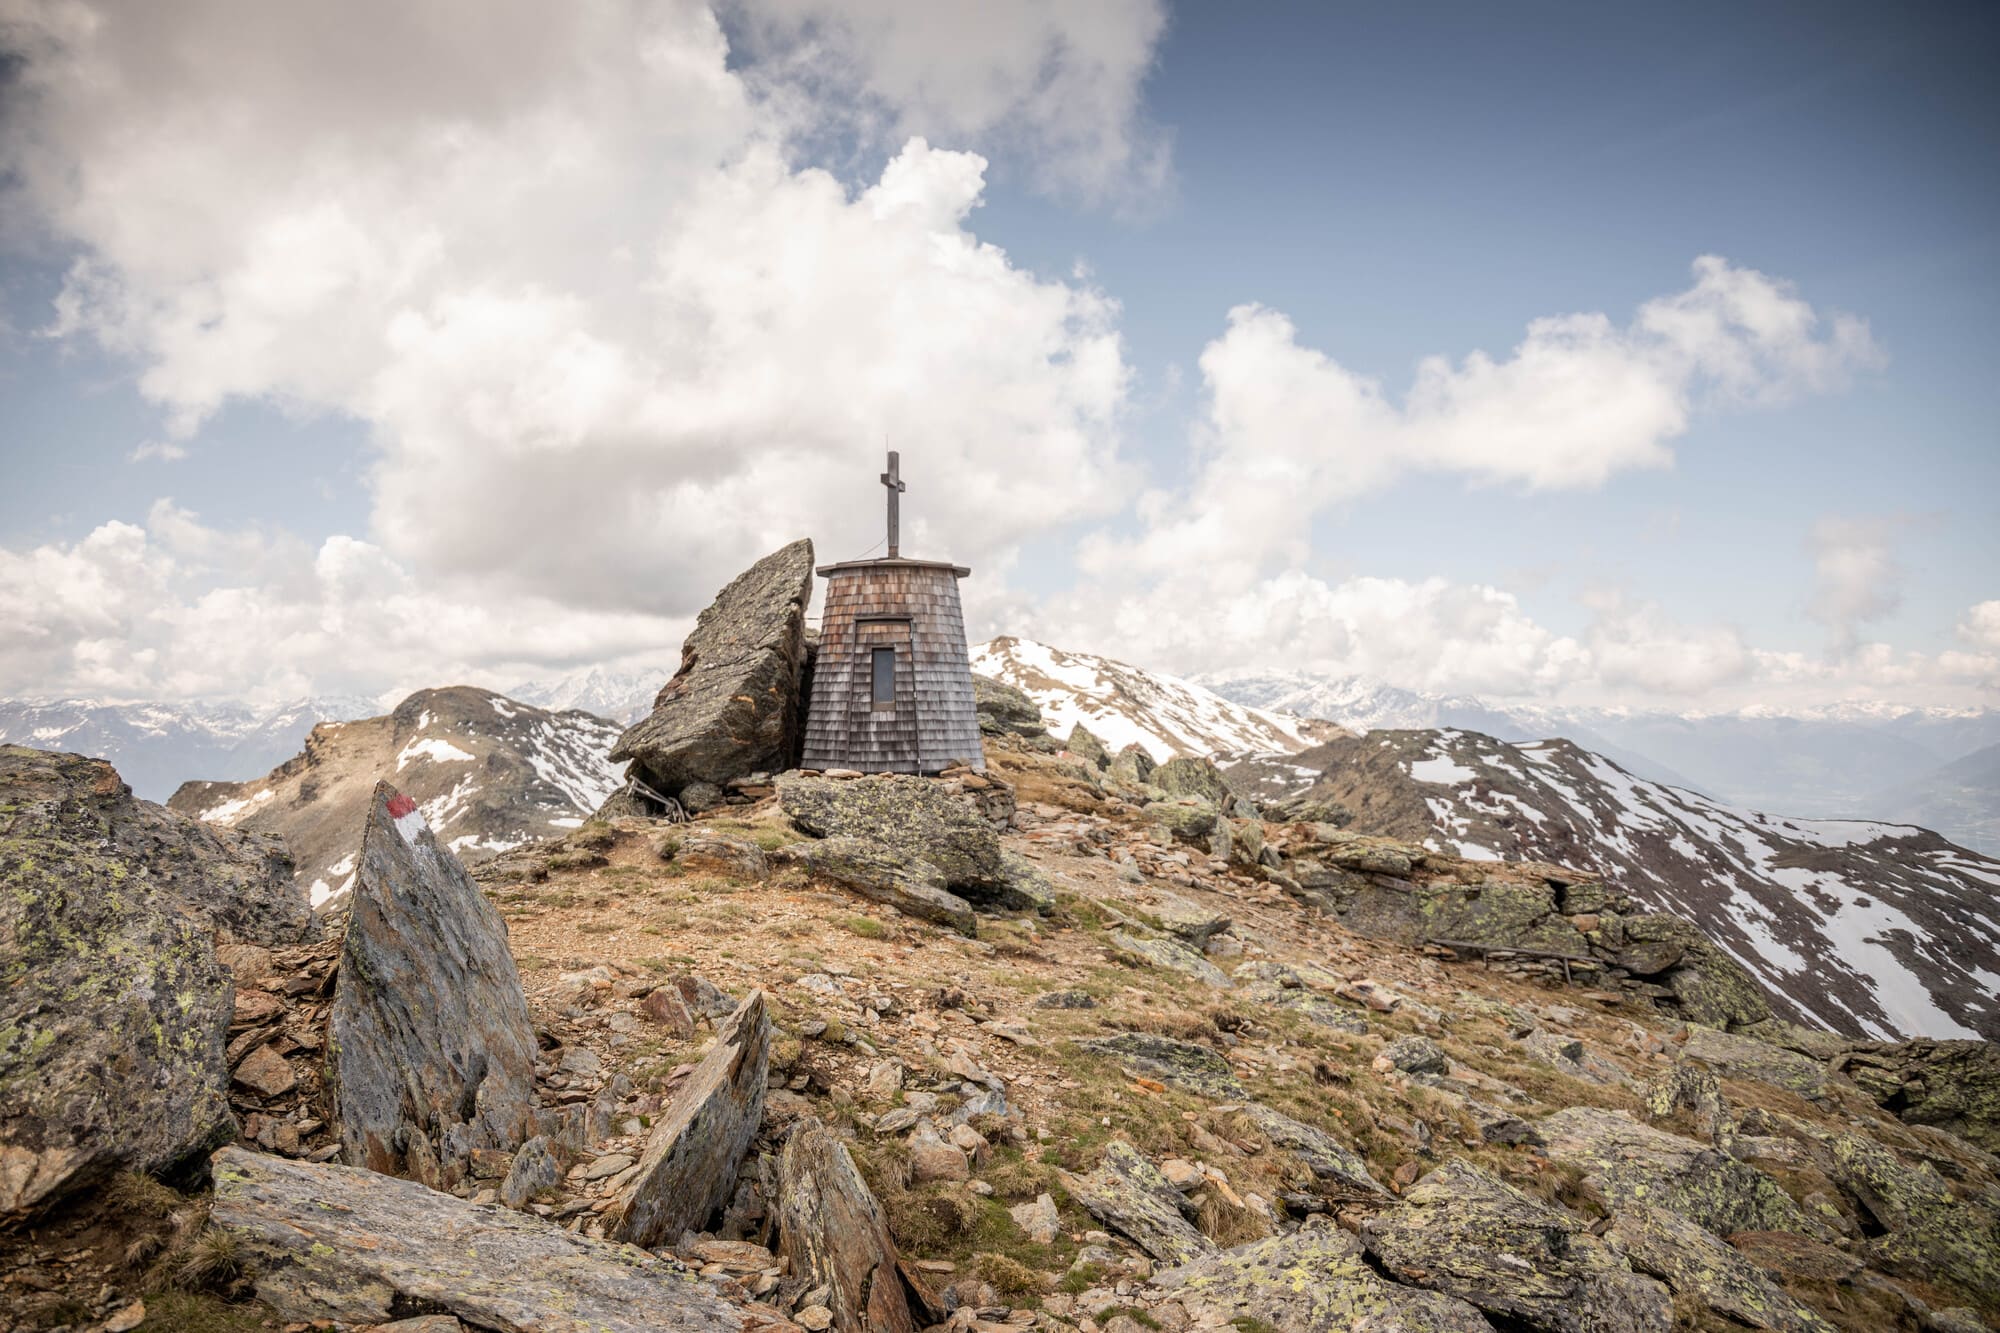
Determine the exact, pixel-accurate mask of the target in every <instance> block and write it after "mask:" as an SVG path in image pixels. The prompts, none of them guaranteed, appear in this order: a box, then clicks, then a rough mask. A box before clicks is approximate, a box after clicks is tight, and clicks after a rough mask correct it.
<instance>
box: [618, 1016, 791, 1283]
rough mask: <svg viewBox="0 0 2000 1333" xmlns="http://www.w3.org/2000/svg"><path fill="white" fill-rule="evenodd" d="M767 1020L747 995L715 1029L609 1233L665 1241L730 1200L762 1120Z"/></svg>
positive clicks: (699, 1225) (657, 1128)
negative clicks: (713, 1040)
mask: <svg viewBox="0 0 2000 1333" xmlns="http://www.w3.org/2000/svg"><path fill="white" fill-rule="evenodd" d="M770 1046H771V1020H770V1018H769V1017H768V1016H767V1015H766V1014H765V1012H764V992H762V991H752V992H750V994H749V996H748V998H746V999H745V1000H744V1001H743V1003H742V1004H740V1005H738V1006H737V1008H736V1011H735V1012H734V1013H732V1014H730V1016H729V1017H728V1018H725V1019H723V1020H722V1022H720V1023H718V1024H717V1025H716V1031H715V1045H713V1046H711V1047H710V1048H709V1050H708V1054H707V1055H705V1056H703V1057H702V1061H701V1063H700V1064H699V1065H697V1066H696V1067H695V1071H694V1073H693V1075H691V1076H690V1077H689V1078H688V1080H687V1082H686V1083H684V1084H682V1085H681V1087H680V1088H679V1089H678V1090H677V1091H676V1092H675V1093H674V1099H673V1101H672V1102H671V1103H670V1104H669V1105H668V1106H667V1108H666V1111H665V1112H664V1114H663V1115H662V1116H661V1118H660V1121H659V1123H658V1124H656V1125H654V1127H653V1136H652V1138H651V1139H649V1140H648V1141H647V1143H646V1154H645V1156H644V1157H642V1158H640V1160H639V1169H638V1172H637V1174H635V1175H634V1176H633V1177H632V1179H631V1181H630V1182H628V1183H627V1184H626V1186H625V1188H624V1190H623V1191H622V1192H621V1193H620V1194H619V1196H618V1203H617V1204H616V1206H615V1207H616V1211H617V1221H616V1222H615V1223H614V1225H613V1226H612V1229H611V1232H610V1234H611V1235H612V1236H614V1237H615V1238H617V1239H619V1240H628V1241H631V1242H632V1243H633V1244H635V1245H661V1244H671V1243H673V1242H675V1241H678V1240H679V1239H680V1236H681V1233H682V1232H683V1231H700V1230H702V1229H703V1227H704V1226H705V1224H706V1223H707V1221H708V1219H709V1216H710V1215H711V1214H712V1213H714V1212H715V1210H716V1209H718V1208H720V1207H721V1206H722V1205H723V1204H724V1203H727V1202H728V1200H729V1195H730V1191H732V1190H733V1189H734V1188H735V1187H736V1168H737V1166H738V1164H739V1163H741V1162H742V1160H743V1154H744V1152H745V1151H746V1150H747V1149H748V1148H749V1147H750V1140H751V1139H752V1138H754V1137H755V1136H756V1133H757V1126H758V1125H759V1124H760V1123H761V1122H762V1121H763V1119H764V1085H765V1082H766V1079H767V1078H768V1076H769V1072H770Z"/></svg>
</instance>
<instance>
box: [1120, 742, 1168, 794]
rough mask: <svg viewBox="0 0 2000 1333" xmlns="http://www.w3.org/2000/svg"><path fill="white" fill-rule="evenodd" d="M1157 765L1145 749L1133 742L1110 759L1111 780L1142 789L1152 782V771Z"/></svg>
mask: <svg viewBox="0 0 2000 1333" xmlns="http://www.w3.org/2000/svg"><path fill="white" fill-rule="evenodd" d="M1158 767H1159V765H1157V764H1155V763H1154V762H1153V756H1152V755H1151V754H1150V753H1149V752H1148V751H1147V749H1146V747H1145V746H1143V745H1141V744H1139V742H1137V741H1133V742H1132V743H1131V744H1130V745H1128V746H1126V747H1125V748H1124V749H1122V750H1120V751H1119V752H1118V753H1117V754H1115V755H1113V756H1112V758H1111V770H1110V771H1111V778H1112V780H1113V781H1114V782H1122V783H1124V784H1125V785H1126V786H1128V787H1142V786H1144V785H1146V784H1147V783H1149V782H1151V781H1152V780H1153V770H1154V769H1155V768H1158Z"/></svg>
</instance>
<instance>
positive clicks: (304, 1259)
mask: <svg viewBox="0 0 2000 1333" xmlns="http://www.w3.org/2000/svg"><path fill="white" fill-rule="evenodd" d="M210 1163H211V1168H212V1171H213V1174H214V1177H215V1207H214V1211H213V1212H212V1214H211V1221H212V1222H213V1224H214V1225H216V1226H218V1227H220V1228H222V1229H223V1230H225V1231H227V1232H228V1233H229V1234H231V1235H233V1236H234V1237H235V1238H236V1240H237V1242H238V1244H239V1246H240V1247H241V1249H242V1251H243V1254H244V1258H245V1260H246V1261H247V1266H248V1267H249V1268H250V1270H251V1272H252V1273H253V1274H254V1275H255V1276H254V1279H253V1281H254V1283H255V1286H256V1291H257V1298H258V1299H259V1300H261V1301H263V1302H264V1303H265V1304H267V1305H269V1306H270V1307H271V1308H272V1309H274V1310H276V1311H277V1312H278V1315H279V1316H280V1317H281V1318H283V1319H289V1320H314V1319H331V1320H335V1321H338V1322H339V1323H342V1324H359V1325H371V1324H382V1323H387V1322H389V1321H390V1320H392V1319H394V1318H396V1317H397V1316H398V1315H401V1314H404V1313H407V1312H408V1311H409V1310H411V1309H413V1308H414V1309H417V1310H424V1309H431V1310H448V1311H450V1312H451V1313H452V1314H454V1315H457V1316H458V1317H459V1318H460V1319H463V1320H464V1321H465V1322H466V1323H468V1324H471V1325H473V1326H474V1327H477V1328H482V1329H494V1330H498V1331H499V1333H650V1330H654V1329H659V1328H674V1329H681V1330H686V1331H687V1333H744V1331H745V1330H748V1329H750V1328H754V1327H757V1326H759V1325H761V1324H763V1323H765V1322H767V1321H765V1320H763V1319H761V1318H758V1317H756V1316H754V1315H753V1314H751V1313H750V1312H749V1311H747V1310H745V1309H744V1308H742V1307H740V1306H734V1305H731V1304H729V1303H728V1302H727V1301H725V1300H723V1299H722V1297H720V1296H718V1295H716V1294H715V1292H714V1291H713V1289H712V1288H710V1287H708V1286H707V1285H706V1284H703V1283H699V1282H694V1281H690V1280H689V1278H688V1275H687V1273H686V1272H685V1270H683V1269H681V1268H680V1267H678V1266H677V1265H674V1264H671V1263H669V1262H667V1261H666V1260H664V1259H655V1258H654V1257H653V1256H652V1255H650V1254H647V1253H646V1252H645V1251H643V1250H639V1249H636V1248H634V1247H632V1246H629V1245H611V1244H608V1243H606V1242H604V1241H596V1240H589V1239H587V1238H585V1237H583V1236H579V1235H576V1234H574V1233H572V1232H569V1231H565V1230H563V1229H562V1228H561V1227H558V1226H556V1225H554V1224H553V1223H549V1222H544V1221H542V1220H541V1219H540V1218H537V1217H532V1216H527V1215H523V1214H521V1213H515V1212H509V1211H508V1210H507V1209H504V1208H496V1207H494V1206H492V1205H490V1204H489V1205H481V1204H472V1203H467V1202H465V1201H464V1200H462V1199H456V1198H453V1197H452V1196H451V1195H449V1194H441V1193H439V1192H438V1191H436V1190H431V1189H426V1188H425V1187H424V1186H422V1185H419V1184H417V1183H415V1182H414V1181H407V1180H396V1179H393V1178H391V1177H388V1176H382V1175H377V1174H376V1173H374V1172H372V1171H361V1170H356V1169H354V1168H352V1167H344V1166H335V1165H332V1164H327V1165H319V1166H316V1165H312V1164H310V1163H306V1162H294V1161H287V1160H285V1159H283V1158H277V1157H265V1156H263V1155H261V1154H258V1153H251V1152H245V1151H244V1150H242V1149H240V1148H224V1149H222V1150H221V1151H219V1152H217V1153H216V1154H215V1155H214V1156H213V1157H212V1158H210Z"/></svg>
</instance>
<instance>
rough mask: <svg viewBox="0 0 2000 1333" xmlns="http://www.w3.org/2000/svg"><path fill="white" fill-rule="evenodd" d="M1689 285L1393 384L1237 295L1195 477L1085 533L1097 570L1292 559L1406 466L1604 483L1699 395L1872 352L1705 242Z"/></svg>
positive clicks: (1689, 410)
mask: <svg viewBox="0 0 2000 1333" xmlns="http://www.w3.org/2000/svg"><path fill="white" fill-rule="evenodd" d="M1694 278H1695V281H1694V284H1693V285H1692V286H1691V287H1689V288H1687V289H1686V290H1684V291H1681V292H1678V293H1675V294H1673V295H1670V296H1665V297H1661V298H1658V299H1656V300H1653V301H1649V302H1647V303H1646V304H1645V305H1643V306H1641V307H1640V309H1639V311H1638V313H1637V315H1636V316H1635V317H1634V318H1633V320H1632V321H1631V322H1630V323H1629V324H1627V325H1624V326H1622V327H1621V326H1619V325H1616V324H1614V323H1613V322H1612V321H1611V320H1610V319H1609V318H1608V317H1606V316H1604V315H1602V314H1573V315H1558V316H1551V317H1549V318H1546V319H1538V320H1536V321H1534V322H1533V323H1531V324H1530V325H1529V326H1528V329H1527V332H1526V335H1525V336H1524V337H1523V339H1522V340H1521V342H1520V343H1519V344H1518V345H1517V346H1516V347H1515V348H1514V350H1513V352H1512V353H1511V354H1510V355H1509V356H1508V357H1506V358H1505V359H1499V360H1496V359H1495V358H1493V357H1491V356H1489V355H1487V354H1486V353H1484V352H1474V353H1472V354H1471V355H1469V356H1467V357H1466V358H1464V360H1462V361H1460V362H1458V363H1455V364H1454V363H1453V362H1451V361H1449V360H1447V359H1446V358H1443V357H1430V358H1427V359H1425V360H1424V361H1423V362H1421V363H1420V364H1419V365H1418V367H1417V369H1416V374H1415V377H1414V380H1413V382H1412V384H1411V386H1410V389H1409V392H1408V393H1407V394H1406V395H1405V396H1404V398H1403V400H1402V401H1401V402H1400V403H1398V402H1397V401H1395V400H1394V399H1393V398H1392V396H1391V395H1390V393H1389V392H1388V391H1387V390H1386V389H1385V388H1384V386H1383V384H1382V383H1381V381H1379V380H1377V379H1374V378H1372V377H1370V376H1366V375H1363V374H1361V373H1359V372H1356V371H1353V370H1350V369H1348V368H1346V367H1344V366H1342V365H1340V364H1339V363H1338V362H1335V361H1334V360H1333V359H1332V358H1330V357H1328V356H1326V355H1325V354H1324V353H1322V352H1320V351H1317V350H1315V349H1313V348H1310V347H1306V346H1303V345H1301V344H1300V343H1299V341H1298V331H1297V329H1296V328H1295V327H1294V326H1293V324H1292V323H1291V321H1290V320H1289V319H1287V318H1286V317H1285V316H1284V315H1283V314H1281V313H1279V312H1277V311H1274V310H1269V309H1266V308H1264V307H1262V306H1254V305H1252V306H1239V307H1237V308H1236V309H1235V310H1232V311H1231V312H1230V314H1229V327H1228V329H1227V330H1226V331H1225V332H1224V333H1223V334H1222V336H1221V337H1219V338H1217V339H1215V340H1214V341H1212V342H1210V343H1209V344H1208V346H1207V348H1206V349H1205V350H1204V351H1203V352H1202V356H1201V370H1202V375H1203V379H1204V381H1205V383H1206V386H1207V390H1208V415H1207V420H1206V422H1205V423H1204V430H1203V432H1202V438H1201V439H1200V441H1199V442H1198V444H1199V448H1198V451H1197V456H1196V460H1195V470H1196V476H1195V479H1194V480H1193V482H1192V484H1190V485H1188V486H1187V487H1185V488H1184V489H1182V490H1179V491H1176V492H1168V493H1159V494H1155V495H1152V496H1149V497H1148V499H1147V502H1146V505H1145V508H1144V511H1143V512H1144V516H1145V518H1146V519H1147V531H1146V532H1145V533H1144V535H1143V536H1141V537H1140V538H1138V539H1136V540H1111V539H1101V540H1099V541H1097V542H1096V543H1094V544H1092V545H1091V546H1090V547H1089V548H1087V550H1086V562H1087V565H1088V567H1090V568H1092V569H1094V570H1097V571H1106V570H1109V569H1112V568H1131V567H1134V566H1136V567H1139V568H1143V569H1149V570H1155V571H1160V572H1162V573H1165V572H1167V571H1171V570H1173V569H1175V568H1178V567H1184V566H1187V565H1189V564H1196V565H1200V566H1203V567H1205V568H1208V569H1213V570H1218V571H1221V572H1222V573H1224V574H1225V575H1227V576H1231V577H1233V578H1235V579H1236V581H1238V582H1239V583H1240V582H1243V581H1244V580H1246V579H1247V578H1249V577H1251V576H1253V575H1254V574H1255V573H1256V572H1258V571H1261V570H1266V569H1268V568H1269V567H1271V566H1272V565H1274V564H1291V565H1298V564H1301V563H1303V562H1304V558H1305V553H1306V551H1307V549H1308V538H1309V529H1310V525H1311V521H1312V519H1313V518H1314V517H1315V516H1317V515H1318V514H1320V513H1322V512H1324V511H1325V510H1327V509H1329V508H1331V507H1333V506H1335V505H1337V504H1339V503H1341V502H1343V501H1348V500H1352V499H1353V498H1355V497H1357V496H1360V495H1364V494H1367V493H1369V492H1371V491H1376V490H1380V489H1381V488H1383V487H1385V486H1387V485H1388V484H1390V483H1391V482H1393V481H1395V480H1397V479H1398V478H1401V477H1404V476H1408V475H1410V474H1412V473H1442V474H1446V475H1457V476H1462V477H1465V478H1468V479H1470V480H1472V481H1475V482H1482V483H1489V484H1505V485H1511V486H1518V487H1521V488H1524V489H1528V490H1555V489H1574V488H1587V487H1594V486H1599V485H1602V484H1603V483H1604V482H1606V481H1607V480H1609V479H1610V478H1611V477H1613V476H1614V475H1616V474H1618V473H1620V472H1625V471H1629V470H1632V469H1645V468H1661V467H1667V466H1670V465H1671V464H1672V462H1673V450H1672V447H1671V442H1672V441H1673V440H1674V439H1676V438H1677V437H1678V436H1680V435H1681V434H1683V433H1684V432H1685V431H1686V430H1687V427H1688V422H1689V419H1690V417H1691V415H1692V414H1693V412H1694V411H1695V410H1696V409H1697V408H1698V407H1700V406H1702V405H1703V404H1704V403H1705V402H1706V401H1708V400H1710V399H1721V400H1726V401H1728V402H1739V401H1743V402H1770V401H1774V400H1777V399H1780V398H1783V397H1786V396H1788V395H1791V394H1794V393H1798V392H1804V391H1817V390H1825V389H1829V388H1833V387H1836V386H1837V385H1838V383H1839V382H1840V378H1841V376H1842V375H1843V374H1845V373H1846V372H1847V371H1849V370H1851V369H1853V368H1856V367H1860V366H1864V365H1869V364H1873V363H1874V362H1875V361H1877V360H1879V357H1880V354H1879V352H1878V351H1877V350H1876V348H1875V347H1874V344H1873V343H1872V341H1871V340H1870V338H1869V336H1868V332H1867V328H1866V325H1865V324H1863V323H1862V322H1861V321H1859V320H1857V319H1854V318H1852V317H1850V316H1845V315H1838V314H1834V315H1822V314H1821V313H1820V312H1818V311H1815V310H1814V309H1813V308H1812V307H1811V306H1810V305H1808V304H1806V303H1805V302H1804V301H1803V300H1801V299H1800V298H1799V297H1798V296H1797V295H1796V294H1795V293H1794V292H1793V291H1792V289H1791V287H1790V286H1789V285H1788V284H1786V283H1784V282H1781V281H1779V280H1777V279H1774V278H1770V277H1767V276H1766V275H1764V274H1761V273H1758V272H1756V271H1754V270H1750V269H1740V268H1735V267H1732V266H1731V265H1730V264H1728V263H1727V262H1726V261H1724V260H1722V259H1719V258H1715V257H1713V256H1705V257H1703V258H1701V259H1698V260H1696V261H1695V264H1694Z"/></svg>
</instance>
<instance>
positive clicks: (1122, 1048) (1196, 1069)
mask: <svg viewBox="0 0 2000 1333" xmlns="http://www.w3.org/2000/svg"><path fill="white" fill-rule="evenodd" d="M1078 1044H1079V1045H1080V1046H1082V1047H1083V1049H1084V1050H1086V1051H1094V1052H1096V1053H1097V1054H1099V1055H1106V1056H1110V1057H1111V1058H1112V1059H1114V1060H1116V1061H1118V1062H1119V1063H1120V1064H1122V1065H1124V1066H1126V1067H1127V1068H1129V1069H1132V1070H1134V1071H1136V1072H1138V1073H1140V1074H1143V1075H1146V1076H1147V1077H1149V1078H1156V1079H1158V1080H1159V1081H1160V1082H1162V1083H1164V1084H1166V1085H1167V1086H1168V1087H1173V1088H1179V1089H1181V1090H1182V1091H1183V1092H1192V1093H1194V1094H1196V1095H1197V1096H1202V1097H1208V1098H1211V1099H1212V1100H1215V1101H1242V1100H1244V1099H1246V1098H1247V1097H1248V1096H1249V1095H1250V1094H1249V1093H1247V1092H1246V1091H1244V1088H1243V1085H1242V1084H1241V1083H1239V1082H1237V1081H1236V1071H1235V1070H1234V1069H1231V1068H1230V1067H1229V1061H1227V1060H1225V1059H1223V1058H1222V1056H1221V1055H1220V1054H1219V1053H1218V1052H1216V1051H1215V1050H1214V1049H1213V1048H1212V1047H1208V1046H1201V1045H1197V1044H1196V1043H1194V1042H1191V1041H1175V1040H1174V1039H1173V1038H1172V1037H1161V1036H1157V1035H1155V1034H1153V1033H1151V1032H1121V1033H1119V1034H1118V1035H1117V1036H1115V1037H1099V1038H1096V1039H1094V1040H1091V1041H1085V1042H1080V1043H1078Z"/></svg>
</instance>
